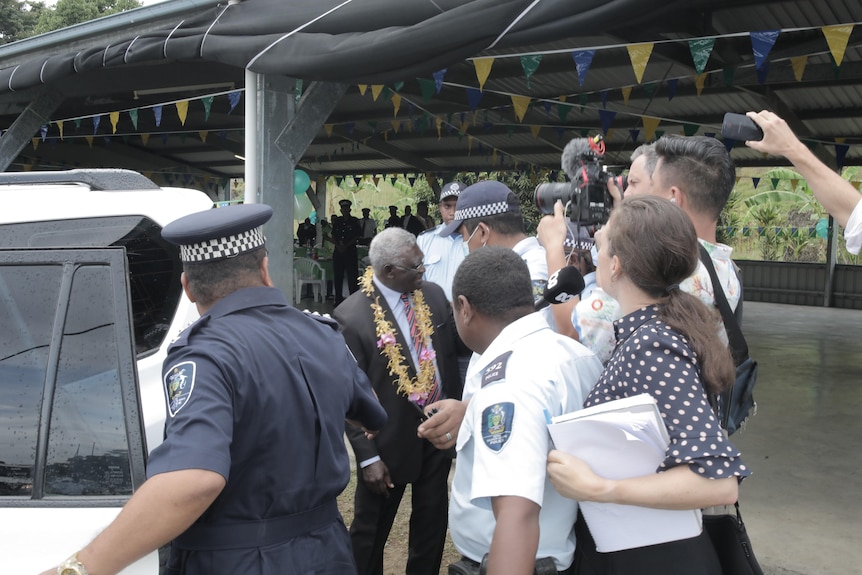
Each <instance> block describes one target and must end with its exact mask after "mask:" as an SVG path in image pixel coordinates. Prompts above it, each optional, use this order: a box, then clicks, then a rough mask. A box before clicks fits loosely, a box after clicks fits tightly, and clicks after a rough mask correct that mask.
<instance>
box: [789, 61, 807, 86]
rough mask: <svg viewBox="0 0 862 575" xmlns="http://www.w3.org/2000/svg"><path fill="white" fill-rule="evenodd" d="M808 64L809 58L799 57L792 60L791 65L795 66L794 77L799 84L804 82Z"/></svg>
mask: <svg viewBox="0 0 862 575" xmlns="http://www.w3.org/2000/svg"><path fill="white" fill-rule="evenodd" d="M807 64H808V56H797V57H795V58H791V59H790V65H791V66H793V76H794V77H795V78H796V81H797V82H801V81H802V74H804V73H805V66H806V65H807Z"/></svg>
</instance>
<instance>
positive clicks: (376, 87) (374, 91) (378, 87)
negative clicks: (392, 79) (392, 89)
mask: <svg viewBox="0 0 862 575" xmlns="http://www.w3.org/2000/svg"><path fill="white" fill-rule="evenodd" d="M382 91H383V84H372V85H371V99H372V100H374V101H375V102H376V101H377V98H379V97H380V93H381V92H382Z"/></svg>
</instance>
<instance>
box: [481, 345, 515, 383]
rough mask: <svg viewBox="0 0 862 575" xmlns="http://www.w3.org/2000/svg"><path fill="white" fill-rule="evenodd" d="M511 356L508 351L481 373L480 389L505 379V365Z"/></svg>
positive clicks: (510, 352)
mask: <svg viewBox="0 0 862 575" xmlns="http://www.w3.org/2000/svg"><path fill="white" fill-rule="evenodd" d="M511 355H512V351H511V350H509V351H507V352H506V353H504V354H503V355H501V356H500V357H497V358H496V359H494V361H492V362H491V363H489V364H488V367H486V368H485V371H484V372H483V373H482V387H485V386H486V385H488V384H489V383H493V382H495V381H500V380H501V379H506V364H507V363H508V362H509V357H511Z"/></svg>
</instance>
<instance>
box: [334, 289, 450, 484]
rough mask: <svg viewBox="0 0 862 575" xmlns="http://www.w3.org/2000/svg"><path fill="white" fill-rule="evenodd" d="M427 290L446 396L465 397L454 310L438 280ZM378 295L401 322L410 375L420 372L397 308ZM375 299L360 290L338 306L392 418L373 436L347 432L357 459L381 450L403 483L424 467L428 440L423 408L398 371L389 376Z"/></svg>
mask: <svg viewBox="0 0 862 575" xmlns="http://www.w3.org/2000/svg"><path fill="white" fill-rule="evenodd" d="M421 291H422V295H423V296H424V297H425V302H426V303H427V304H428V308H429V309H430V311H431V320H432V322H433V324H434V333H433V335H432V336H431V344H432V345H433V346H434V351H435V352H436V354H437V369H438V374H437V375H438V377H439V378H440V384H441V385H442V386H443V393H444V394H445V395H446V397H449V398H454V399H460V398H461V392H462V391H463V385H462V383H461V378H460V375H459V372H458V359H457V355H456V349H455V341H456V338H457V334H456V331H455V322H454V318H453V316H452V310H451V308H450V307H449V302H448V301H447V300H446V295H445V294H444V293H443V290H442V289H441V288H440V286H438V285H437V284H433V283H429V282H423V284H422V288H421ZM374 295H375V296H379V302H380V306H381V307H382V308H383V311H384V313H385V315H386V319H388V320H389V322H390V323H391V324H392V325H393V327H395V332H396V333H395V337H396V339H397V340H398V343H400V344H401V348H402V349H403V350H405V353H404V356H405V359H406V361H407V363H408V373H409V375H410V377H415V376H416V368H415V366H414V365H413V360H412V359H411V356H410V354H409V353H408V352H407V350H409V349H410V348H409V347H408V346H409V343H408V341H407V339H405V337H404V336H403V334H401V332H400V330H399V329H398V324H397V323H396V321H395V317H394V316H393V315H392V311H391V310H390V309H389V306H388V305H387V303H386V300H385V299H384V297H383V296H382V295H381V294H380V292H379V291H378V290H377V288H376V287H375V288H374ZM371 302H372V300H371V299H369V297H368V296H366V295H365V293H363V292H362V291H358V292H356V293H354V294H352V295H351V296H350V297H348V298H347V299H346V300H344V302H342V303H341V305H339V306H338V307H337V308H336V309H335V312H334V316H335V319H336V320H338V323H339V324H340V325H341V329H342V333H343V334H344V339H345V340H346V341H347V345H348V347H350V350H351V351H352V352H353V355H354V356H356V361H357V362H358V363H359V367H360V368H361V369H362V370H363V371H364V372H365V373H366V375H368V379H369V380H370V381H371V385H372V387H374V391H375V392H376V393H377V397H378V398H379V399H380V403H381V404H382V405H383V408H384V409H385V410H386V413H388V414H389V422H388V423H387V424H386V426H385V427H384V428H383V429H382V430H381V431H380V434H379V435H378V436H377V438H376V439H375V440H373V441H369V440H367V439H366V438H365V435H364V434H363V433H362V432H361V431H358V430H357V429H356V428H354V427H353V426H351V425H348V426H347V436H348V439H349V440H350V443H351V445H352V446H353V451H354V453H355V454H356V461H357V463H358V462H361V461H364V460H366V459H370V458H372V457H374V456H375V455H379V456H380V458H381V459H382V460H383V462H384V463H385V464H386V465H387V467H389V476H390V478H391V479H392V481H393V483H395V484H398V485H403V484H406V483H411V482H412V481H413V480H414V479H416V478H417V477H418V476H419V472H420V470H421V468H422V453H423V445H422V442H423V441H425V440H424V439H419V438H418V437H417V436H416V428H417V427H418V426H419V423H420V422H421V413H420V412H419V410H418V409H417V408H416V406H415V405H413V404H411V403H410V402H409V401H408V400H407V398H406V397H405V396H403V395H401V394H399V393H398V392H397V386H396V383H395V376H394V375H389V368H388V367H387V365H388V362H387V359H386V358H385V357H384V356H382V355H381V354H380V350H379V349H378V348H377V335H376V332H375V326H374V313H373V312H372V311H371Z"/></svg>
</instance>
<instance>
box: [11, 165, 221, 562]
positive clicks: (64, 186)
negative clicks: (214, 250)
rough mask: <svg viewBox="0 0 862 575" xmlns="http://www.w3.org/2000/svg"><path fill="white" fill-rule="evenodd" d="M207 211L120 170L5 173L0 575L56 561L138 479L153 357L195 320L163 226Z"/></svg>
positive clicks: (161, 410) (205, 204) (155, 365)
mask: <svg viewBox="0 0 862 575" xmlns="http://www.w3.org/2000/svg"><path fill="white" fill-rule="evenodd" d="M212 205H213V202H212V200H211V199H210V198H209V197H207V195H206V194H204V193H202V192H198V191H194V190H187V189H179V188H159V187H158V186H156V185H155V184H154V183H153V182H151V181H150V180H149V179H147V178H145V177H143V176H142V175H140V174H138V173H136V172H129V171H125V170H71V171H65V172H42V173H36V172H25V173H0V326H2V327H0V542H2V543H0V547H2V549H3V552H2V553H0V567H2V568H3V569H2V571H4V572H8V573H39V572H40V571H42V570H44V569H47V568H49V567H50V566H51V565H56V564H58V563H59V562H60V561H62V560H63V559H65V558H66V557H68V556H69V555H71V554H72V553H74V552H75V551H77V550H78V549H80V548H81V547H82V546H83V545H85V544H86V543H87V542H89V541H90V539H92V538H93V537H94V536H95V535H96V534H97V533H99V532H100V531H101V530H102V529H104V527H105V526H106V525H107V524H108V523H110V522H111V521H112V520H113V518H114V517H115V516H116V515H117V513H118V512H119V510H120V508H121V507H122V506H123V505H124V503H125V502H126V500H127V499H128V497H129V496H130V495H131V494H132V492H133V491H134V490H135V489H137V488H138V486H140V484H141V483H142V482H143V481H144V479H145V469H144V466H145V463H146V458H147V454H148V453H149V451H150V450H152V449H153V448H154V447H156V446H157V445H158V444H159V443H161V441H162V438H163V434H164V422H165V399H164V391H163V389H162V384H161V369H162V361H163V360H164V358H165V355H166V352H167V347H168V345H169V343H170V342H171V341H172V340H173V339H174V338H175V337H176V336H177V334H179V332H180V331H181V330H182V329H184V328H185V327H186V326H187V325H189V324H190V323H191V322H192V321H194V320H195V319H196V318H197V311H196V309H195V307H194V305H193V304H192V303H191V302H190V301H189V300H188V298H186V297H185V295H184V294H183V292H182V287H181V285H180V273H181V272H182V264H181V263H180V260H179V256H178V253H177V249H176V247H175V246H173V245H171V244H169V243H167V242H165V241H164V240H163V239H162V237H161V230H162V228H163V227H164V226H165V225H167V224H168V223H169V222H171V221H173V220H175V219H177V218H179V217H181V216H184V215H186V214H190V213H194V212H199V211H201V210H205V209H208V208H211V207H212ZM158 572H159V557H158V554H157V553H152V554H150V555H148V556H147V557H145V558H143V559H141V560H140V561H138V562H136V563H135V564H134V565H132V566H130V567H129V568H128V569H126V570H124V571H123V573H124V574H127V575H128V574H146V575H155V574H157V573H158Z"/></svg>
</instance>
